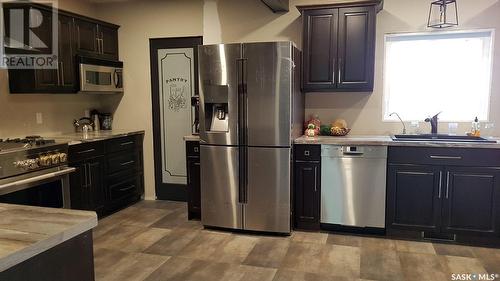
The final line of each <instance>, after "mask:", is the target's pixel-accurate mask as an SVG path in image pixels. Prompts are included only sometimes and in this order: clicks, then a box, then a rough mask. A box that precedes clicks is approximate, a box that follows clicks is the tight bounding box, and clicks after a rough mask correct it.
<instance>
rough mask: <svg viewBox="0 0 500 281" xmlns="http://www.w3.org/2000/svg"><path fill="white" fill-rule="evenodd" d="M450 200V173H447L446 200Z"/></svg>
mask: <svg viewBox="0 0 500 281" xmlns="http://www.w3.org/2000/svg"><path fill="white" fill-rule="evenodd" d="M449 198H450V172H447V173H446V199H449Z"/></svg>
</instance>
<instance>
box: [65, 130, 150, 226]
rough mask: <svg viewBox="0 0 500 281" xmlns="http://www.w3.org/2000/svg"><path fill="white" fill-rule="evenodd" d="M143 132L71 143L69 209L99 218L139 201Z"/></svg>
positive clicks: (141, 192) (142, 181) (142, 186)
mask: <svg viewBox="0 0 500 281" xmlns="http://www.w3.org/2000/svg"><path fill="white" fill-rule="evenodd" d="M143 137H144V136H143V135H134V136H128V137H122V138H115V139H110V140H105V141H95V142H90V143H83V144H80V145H73V146H70V149H69V165H70V166H72V167H75V168H76V171H75V172H74V173H73V174H71V175H70V186H71V187H70V197H71V208H73V209H81V210H91V211H95V212H97V214H98V216H99V217H102V216H105V215H107V214H110V213H112V212H114V211H117V210H120V209H122V208H124V207H126V206H128V205H129V204H131V203H133V202H136V201H138V200H140V198H141V196H142V194H144V173H143V169H144V168H143V167H144V165H143V152H142V143H143Z"/></svg>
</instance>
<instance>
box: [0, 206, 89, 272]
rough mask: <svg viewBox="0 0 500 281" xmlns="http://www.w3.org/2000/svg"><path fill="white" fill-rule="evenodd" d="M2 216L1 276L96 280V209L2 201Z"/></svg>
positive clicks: (0, 207)
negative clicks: (29, 204)
mask: <svg viewBox="0 0 500 281" xmlns="http://www.w3.org/2000/svg"><path fill="white" fill-rule="evenodd" d="M0 217H1V219H0V280H37V281H45V280H47V281H49V280H50V281H58V280H61V281H62V280H64V281H73V280H74V281H92V280H94V261H93V245H92V229H93V228H94V227H95V226H97V216H96V214H95V212H87V211H77V210H67V209H55V208H40V207H32V206H21V205H11V204H0Z"/></svg>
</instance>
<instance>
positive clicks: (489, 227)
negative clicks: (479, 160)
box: [442, 167, 500, 237]
mask: <svg viewBox="0 0 500 281" xmlns="http://www.w3.org/2000/svg"><path fill="white" fill-rule="evenodd" d="M445 173H446V179H445V181H446V185H445V186H446V190H443V221H442V231H445V232H451V233H457V234H475V235H481V236H497V237H499V236H500V206H499V204H500V169H495V168H473V167H467V168H462V167H452V168H447V169H446V171H445Z"/></svg>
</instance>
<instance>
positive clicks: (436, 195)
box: [386, 165, 444, 231]
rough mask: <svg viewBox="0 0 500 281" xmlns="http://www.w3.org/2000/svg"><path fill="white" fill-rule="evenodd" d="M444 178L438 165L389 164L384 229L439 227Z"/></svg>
mask: <svg viewBox="0 0 500 281" xmlns="http://www.w3.org/2000/svg"><path fill="white" fill-rule="evenodd" d="M443 177H444V176H443V172H442V170H441V169H440V168H439V167H433V166H418V165H408V166H406V165H389V169H388V178H387V212H386V220H387V221H386V225H387V228H388V229H402V230H417V231H437V230H439V225H440V218H441V198H442V196H443V188H442V187H443V186H442V183H443Z"/></svg>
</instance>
